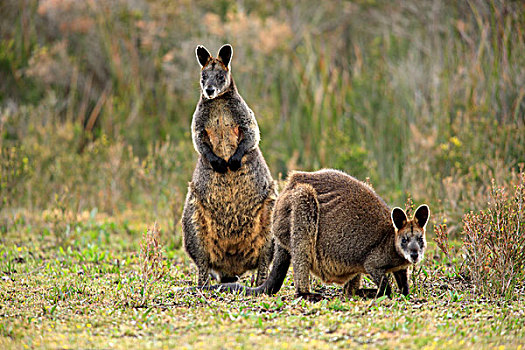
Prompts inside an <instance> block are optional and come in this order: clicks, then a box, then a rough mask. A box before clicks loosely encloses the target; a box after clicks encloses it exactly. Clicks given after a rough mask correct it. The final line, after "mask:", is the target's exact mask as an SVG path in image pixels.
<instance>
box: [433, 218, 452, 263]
mask: <svg viewBox="0 0 525 350" xmlns="http://www.w3.org/2000/svg"><path fill="white" fill-rule="evenodd" d="M434 233H435V235H436V237H434V242H436V244H437V246H438V248H439V249H440V250H441V251H442V252H443V253H444V254H445V256H446V257H447V258H449V257H450V244H449V242H448V236H449V231H448V227H447V224H446V222H445V221H443V222H442V223H441V224H437V225H434Z"/></svg>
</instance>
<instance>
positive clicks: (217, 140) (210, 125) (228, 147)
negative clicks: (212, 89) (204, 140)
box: [204, 103, 241, 160]
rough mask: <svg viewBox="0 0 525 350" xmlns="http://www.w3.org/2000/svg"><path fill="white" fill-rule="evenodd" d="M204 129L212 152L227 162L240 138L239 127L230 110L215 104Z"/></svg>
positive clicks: (222, 105)
mask: <svg viewBox="0 0 525 350" xmlns="http://www.w3.org/2000/svg"><path fill="white" fill-rule="evenodd" d="M204 127H205V130H206V133H207V135H208V138H209V140H210V143H211V146H212V148H213V152H214V153H215V154H216V155H218V156H219V157H221V158H223V159H225V160H228V159H229V158H230V157H231V156H232V155H233V153H234V152H235V150H236V149H237V145H238V144H239V140H240V137H241V135H240V131H239V125H238V124H237V123H236V122H235V120H234V118H233V115H232V112H231V110H230V109H229V108H227V106H226V104H223V103H217V104H215V105H214V106H213V108H210V110H209V114H208V120H207V121H206V123H205V125H204Z"/></svg>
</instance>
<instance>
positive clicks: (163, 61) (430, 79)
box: [0, 0, 525, 231]
mask: <svg viewBox="0 0 525 350" xmlns="http://www.w3.org/2000/svg"><path fill="white" fill-rule="evenodd" d="M0 12H1V13H2V16H1V18H0V34H1V35H0V37H1V41H0V208H1V210H0V215H1V216H0V220H2V221H1V222H0V224H1V225H2V226H3V230H4V231H5V230H6V226H9V225H12V224H13V222H14V221H15V220H18V219H15V218H19V217H20V215H29V214H27V213H28V212H34V211H38V210H46V209H48V210H57V209H59V211H60V210H62V212H63V214H65V212H66V211H67V212H70V213H69V214H71V215H77V214H80V213H83V212H86V211H87V212H89V211H90V210H92V209H93V208H97V209H98V211H99V212H100V213H108V214H110V215H113V214H122V213H125V212H132V213H133V215H131V216H133V217H134V218H135V220H138V221H142V222H152V221H153V220H158V221H159V222H160V223H161V226H162V225H164V226H163V227H165V228H166V225H168V226H169V227H170V228H173V227H177V224H178V219H179V216H180V212H181V210H182V203H183V199H184V196H185V193H186V186H187V182H188V181H189V180H190V178H191V173H192V171H193V167H194V163H195V160H196V157H197V155H196V152H195V151H194V149H193V145H192V142H191V135H190V123H191V117H192V114H193V111H194V108H195V105H196V103H197V101H198V98H199V85H198V75H199V67H198V64H197V62H196V61H195V55H194V48H195V46H196V45H197V44H204V45H205V46H207V47H208V48H209V49H210V50H212V52H215V51H216V50H217V49H218V48H219V47H220V46H221V45H222V44H223V43H226V42H229V43H231V44H232V45H233V47H234V58H233V63H232V69H233V73H234V77H235V79H236V82H237V85H238V87H239V90H240V92H241V95H242V96H243V97H244V98H245V100H246V101H247V103H248V104H249V105H250V106H251V108H252V109H253V110H254V112H255V114H256V116H257V119H258V122H259V125H260V128H261V135H262V136H261V140H262V141H261V148H262V151H263V153H264V155H265V157H266V160H267V162H268V164H269V166H270V169H271V170H272V173H273V175H274V176H275V177H276V178H278V177H279V176H281V177H285V176H286V174H287V172H288V171H289V170H291V169H302V170H315V169H318V168H321V167H333V168H338V169H342V170H345V171H347V172H348V173H350V174H352V175H354V176H356V177H358V178H360V179H362V180H364V179H365V178H366V177H369V178H370V181H371V183H372V184H373V186H374V187H375V188H376V190H377V192H378V193H379V194H380V195H381V196H383V197H384V198H385V199H386V200H387V201H388V202H389V203H391V204H396V205H399V204H400V203H402V202H403V201H404V200H405V199H406V196H407V193H411V194H412V197H413V198H414V200H415V201H416V202H417V203H419V202H427V203H430V205H431V207H433V208H435V209H433V211H434V212H439V213H440V216H442V217H445V218H447V217H448V218H450V221H449V227H451V228H452V229H453V230H454V229H455V227H457V225H458V223H459V222H460V221H461V220H460V218H461V217H462V215H463V213H465V212H468V211H470V210H476V209H479V208H480V207H482V206H483V205H484V204H485V202H486V201H487V198H488V197H487V193H488V191H489V190H490V187H491V186H490V184H491V179H493V178H494V179H495V180H496V182H497V183H500V184H501V183H510V182H512V181H515V179H516V177H517V173H518V172H519V170H520V167H523V164H524V163H525V99H524V97H525V39H524V38H525V34H524V31H525V15H524V14H525V10H524V6H523V3H522V2H520V1H482V0H473V1H469V2H456V1H444V0H439V1H415V0H414V1H385V2H381V1H365V0H359V1H323V2H318V1H315V2H314V1H311V0H308V1H301V2H295V1H284V2H283V1H274V0H268V1H264V2H257V1H252V0H247V1H227V0H221V1H214V2H208V1H203V0H198V1H190V0H171V1H164V0H150V1H145V0H137V1H132V0H111V1H85V2H84V1H82V2H80V1H74V0H41V1H36V0H24V1H18V0H3V1H2V2H1V3H0ZM280 174H281V175H280ZM60 208H63V209H60ZM64 208H65V209H64ZM28 217H29V216H28Z"/></svg>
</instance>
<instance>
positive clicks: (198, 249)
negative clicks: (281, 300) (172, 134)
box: [182, 45, 277, 286]
mask: <svg viewBox="0 0 525 350" xmlns="http://www.w3.org/2000/svg"><path fill="white" fill-rule="evenodd" d="M196 55H197V61H198V62H199V64H200V66H201V68H202V69H201V80H200V86H201V97H200V100H199V103H198V104H197V108H196V110H195V113H194V114H193V121H192V125H191V129H192V130H191V131H192V138H193V145H194V147H195V149H196V150H197V152H198V153H199V159H198V161H197V165H196V167H195V171H194V172H193V178H192V181H191V182H190V184H189V188H188V195H187V197H186V202H185V204H184V211H183V214H182V231H183V234H184V247H185V249H186V251H187V252H188V254H189V256H190V257H191V258H192V259H193V261H194V262H195V264H196V265H197V268H198V270H199V277H198V285H199V286H203V285H207V284H209V276H210V274H213V276H214V277H215V278H217V279H218V280H219V281H220V282H232V281H235V280H236V279H237V276H240V275H241V274H243V273H244V272H246V271H248V270H253V269H258V271H257V284H258V285H260V284H261V283H262V282H263V281H264V280H265V279H266V277H267V272H268V268H269V265H270V262H271V259H272V254H273V239H272V236H271V234H270V220H271V213H272V210H273V206H274V203H275V199H276V196H277V191H276V184H275V182H274V181H273V179H272V176H271V174H270V171H269V169H268V166H267V165H266V162H265V160H264V158H263V156H262V153H261V151H260V150H259V147H258V144H259V138H260V136H259V127H258V125H257V121H256V120H255V116H254V114H253V112H252V110H251V109H250V108H249V107H248V106H247V105H246V103H245V102H244V100H243V99H242V97H241V96H240V95H239V93H238V91H237V88H236V86H235V83H234V81H233V77H232V74H231V66H230V62H231V59H232V55H233V49H232V47H231V46H230V45H224V46H222V47H221V48H220V50H219V54H218V57H217V58H214V57H212V56H211V55H210V53H209V51H208V50H207V49H206V48H205V47H203V46H197V49H196Z"/></svg>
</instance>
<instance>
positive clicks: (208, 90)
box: [195, 44, 233, 100]
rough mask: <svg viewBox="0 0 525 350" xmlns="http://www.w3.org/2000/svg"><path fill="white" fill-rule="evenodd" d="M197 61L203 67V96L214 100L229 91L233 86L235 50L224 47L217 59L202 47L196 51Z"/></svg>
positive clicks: (228, 45)
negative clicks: (232, 73) (232, 72)
mask: <svg viewBox="0 0 525 350" xmlns="http://www.w3.org/2000/svg"><path fill="white" fill-rule="evenodd" d="M195 55H196V56H197V61H198V62H199V64H200V66H201V79H200V86H201V91H202V95H203V96H204V97H205V98H207V99H209V100H212V99H214V98H216V97H217V96H220V95H222V94H223V93H225V92H226V91H227V90H228V87H229V86H230V84H231V79H232V78H231V65H230V63H231V59H232V57H233V48H232V46H231V45H230V44H225V45H223V46H222V47H221V48H220V49H219V52H218V54H217V58H214V57H212V56H211V54H210V52H209V51H208V50H207V49H206V48H205V47H204V46H202V45H199V46H197V48H196V49H195Z"/></svg>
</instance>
